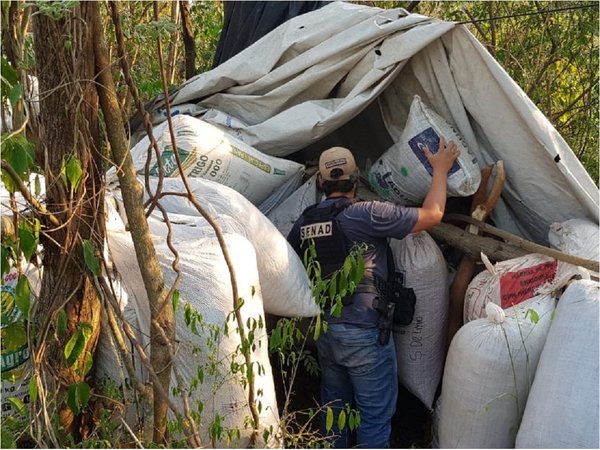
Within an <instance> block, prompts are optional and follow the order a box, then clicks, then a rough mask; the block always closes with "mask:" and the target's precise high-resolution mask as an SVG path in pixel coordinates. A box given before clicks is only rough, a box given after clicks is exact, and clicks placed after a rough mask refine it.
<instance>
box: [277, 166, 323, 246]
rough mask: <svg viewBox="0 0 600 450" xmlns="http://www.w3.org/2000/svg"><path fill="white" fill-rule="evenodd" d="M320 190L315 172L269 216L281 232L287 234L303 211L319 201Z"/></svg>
mask: <svg viewBox="0 0 600 450" xmlns="http://www.w3.org/2000/svg"><path fill="white" fill-rule="evenodd" d="M318 192H319V191H318V190H317V174H314V175H313V176H312V177H310V178H309V179H308V180H307V181H306V182H305V183H304V184H303V185H302V186H300V187H299V188H298V189H296V191H295V192H294V193H293V194H292V195H290V196H289V197H288V198H287V199H286V200H285V201H284V202H283V203H281V204H280V205H279V206H278V207H277V208H275V209H274V210H273V211H271V212H270V213H268V214H267V217H268V218H269V220H270V221H271V222H273V225H275V226H276V227H277V229H278V230H279V232H280V233H281V234H283V235H284V236H287V235H288V234H289V233H290V231H291V229H292V227H293V226H294V223H295V222H296V220H298V218H299V217H300V215H301V214H302V212H303V211H304V210H305V209H306V208H308V207H309V206H311V205H314V204H315V203H318V202H319V200H320V199H319V198H317V197H318Z"/></svg>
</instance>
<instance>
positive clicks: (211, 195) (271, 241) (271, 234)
mask: <svg viewBox="0 0 600 450" xmlns="http://www.w3.org/2000/svg"><path fill="white" fill-rule="evenodd" d="M187 181H188V184H189V185H190V188H191V190H192V192H193V193H194V196H195V197H196V199H197V201H198V202H199V203H200V204H201V205H202V206H203V208H205V210H206V211H207V212H208V213H209V214H210V215H211V216H212V217H217V218H218V217H219V216H221V215H225V216H227V218H228V223H229V225H230V226H231V228H229V230H230V231H235V232H237V233H239V234H241V235H243V236H244V237H246V238H247V239H248V240H249V241H250V242H251V243H252V244H253V245H254V248H255V249H256V257H257V263H258V273H259V275H260V284H261V287H262V292H263V301H264V307H265V311H266V312H267V313H269V314H275V315H279V316H288V317H292V316H302V317H310V316H314V315H316V314H318V313H319V311H320V309H319V307H318V305H317V304H316V303H315V301H314V300H313V297H312V293H311V289H310V281H309V279H308V276H307V275H306V270H305V268H304V265H303V264H302V261H301V260H300V258H299V257H298V255H297V254H296V252H295V251H294V249H293V248H292V247H291V246H290V244H289V243H288V242H287V240H286V238H285V237H284V236H283V235H282V234H281V233H280V232H279V231H278V230H277V228H275V226H274V225H273V224H272V223H271V221H269V219H267V218H266V217H265V216H264V215H263V214H262V213H261V212H260V211H258V210H257V209H256V207H255V206H254V205H252V203H250V202H249V201H248V200H246V199H245V198H244V197H243V196H242V195H240V194H238V193H237V192H235V191H234V190H233V189H230V188H228V187H227V186H223V185H221V184H218V183H215V182H212V181H209V180H203V179H200V178H189V179H188V180H187ZM157 184H158V183H157V181H156V180H151V181H150V185H151V189H152V190H154V189H156V186H157ZM163 192H184V188H183V182H182V181H181V180H180V179H178V178H169V179H165V180H164V182H163ZM160 203H161V205H162V206H163V207H164V209H165V210H166V211H167V212H168V213H177V214H180V215H188V216H196V217H197V216H199V215H200V214H199V212H198V211H197V210H196V208H195V207H194V206H193V205H192V204H191V203H190V202H189V201H188V200H187V198H185V197H180V196H172V195H171V196H166V197H163V198H162V199H161V200H160ZM229 219H233V220H229ZM236 225H237V228H236V229H234V228H233V227H235V226H236Z"/></svg>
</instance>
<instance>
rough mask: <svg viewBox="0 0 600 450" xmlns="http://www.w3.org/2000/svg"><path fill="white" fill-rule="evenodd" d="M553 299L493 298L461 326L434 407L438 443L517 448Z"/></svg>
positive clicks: (451, 346)
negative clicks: (505, 305)
mask: <svg viewBox="0 0 600 450" xmlns="http://www.w3.org/2000/svg"><path fill="white" fill-rule="evenodd" d="M555 302H556V300H555V299H554V298H553V297H552V296H550V295H547V296H539V297H537V298H536V299H535V301H533V302H530V303H529V305H528V307H526V308H515V309H513V310H506V311H505V310H503V309H502V308H500V307H499V306H498V305H496V304H495V303H491V302H490V303H487V304H486V306H485V310H486V317H485V318H481V319H476V320H473V321H471V322H469V323H467V324H465V325H464V326H463V327H461V328H460V329H459V330H458V332H457V333H456V335H455V336H454V339H453V340H452V343H451V344H450V348H449V351H448V356H447V360H446V366H445V368H444V377H443V381H442V393H441V395H440V398H439V401H438V404H437V407H436V414H435V416H436V417H435V428H436V430H435V432H436V434H437V444H438V446H439V448H514V445H515V437H516V435H517V430H518V428H519V423H520V420H521V415H522V414H523V410H524V408H525V402H526V401H527V396H528V393H529V389H530V386H531V383H532V381H533V377H534V374H535V370H536V367H537V364H538V360H539V357H540V354H541V352H542V348H543V346H544V342H545V340H546V336H547V334H548V330H549V328H550V324H551V321H552V315H553V311H554V307H555ZM563 381H564V380H563Z"/></svg>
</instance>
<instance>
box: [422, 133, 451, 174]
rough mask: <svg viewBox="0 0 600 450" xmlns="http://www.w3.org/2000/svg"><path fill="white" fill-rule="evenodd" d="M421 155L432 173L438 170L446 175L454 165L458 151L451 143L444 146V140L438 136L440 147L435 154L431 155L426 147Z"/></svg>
mask: <svg viewBox="0 0 600 450" xmlns="http://www.w3.org/2000/svg"><path fill="white" fill-rule="evenodd" d="M423 153H425V156H426V157H427V159H428V160H429V164H431V167H432V168H433V170H434V171H436V170H440V171H443V173H448V172H449V171H450V169H451V168H452V164H454V161H455V160H456V158H458V156H459V155H460V150H459V149H458V147H457V146H456V144H455V143H454V142H452V141H450V142H449V143H448V145H446V139H444V137H443V136H440V145H439V147H438V151H437V153H436V154H435V155H434V154H432V153H431V151H430V150H429V149H428V148H427V147H425V148H424V149H423Z"/></svg>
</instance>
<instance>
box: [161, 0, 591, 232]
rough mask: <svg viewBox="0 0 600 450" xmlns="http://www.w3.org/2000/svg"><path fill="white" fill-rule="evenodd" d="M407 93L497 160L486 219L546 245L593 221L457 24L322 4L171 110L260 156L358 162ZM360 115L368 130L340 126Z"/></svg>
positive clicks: (548, 137) (504, 80) (406, 101)
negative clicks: (331, 151) (326, 155)
mask: <svg viewBox="0 0 600 450" xmlns="http://www.w3.org/2000/svg"><path fill="white" fill-rule="evenodd" d="M415 94H417V95H419V96H420V97H421V98H422V99H423V101H424V102H425V103H427V104H428V105H429V106H431V107H432V108H433V109H434V110H435V111H436V112H437V113H438V114H439V115H441V116H442V117H443V118H444V119H446V120H447V121H448V122H450V123H451V124H452V125H453V126H454V127H455V128H456V129H457V130H458V131H459V132H460V133H461V135H462V136H463V138H464V140H465V142H466V143H467V146H468V148H469V150H470V151H471V152H472V153H473V155H474V156H475V157H476V158H477V161H478V164H479V165H480V167H483V166H484V165H487V164H490V163H492V162H494V161H497V160H499V159H502V160H504V164H505V167H506V174H507V182H506V187H505V188H504V192H503V195H502V199H501V201H500V203H499V205H498V206H497V207H496V210H495V212H494V214H493V217H492V218H493V219H494V220H495V222H496V224H497V225H498V226H499V227H500V228H503V229H505V230H507V231H511V232H513V233H516V234H519V235H521V236H523V237H525V238H528V239H532V240H534V241H537V242H540V243H547V234H548V228H549V225H550V224H551V223H553V222H561V221H564V220H567V219H572V218H587V219H590V220H592V221H594V222H598V189H597V187H596V185H595V184H594V182H593V180H592V179H591V177H590V176H589V175H588V174H587V172H586V171H585V169H584V167H583V166H582V165H581V163H580V162H579V161H578V160H577V158H576V157H575V155H574V153H573V152H572V150H571V149H570V148H569V146H568V145H567V144H566V142H565V141H564V139H563V138H562V137H561V136H560V135H559V133H558V132H557V131H556V130H555V129H554V127H553V126H552V125H551V123H550V122H549V121H548V119H547V118H546V117H545V116H544V115H543V114H542V113H541V112H540V111H539V110H538V109H537V107H536V106H535V105H534V104H533V102H531V100H530V99H529V98H528V97H527V95H526V94H525V93H524V92H523V90H522V89H521V88H520V87H519V86H518V85H517V84H516V83H515V82H514V81H513V80H512V79H511V78H510V76H509V75H508V74H507V73H506V72H505V71H504V69H503V68H502V67H501V66H500V65H499V64H498V63H497V62H496V61H495V60H494V58H493V57H492V56H491V55H490V54H488V53H487V51H486V50H485V49H484V47H483V46H482V45H481V44H480V43H479V42H478V41H477V39H476V38H475V37H474V36H473V35H471V33H470V32H469V31H468V30H467V28H465V27H464V26H462V25H457V24H455V23H451V22H443V21H440V20H436V19H432V18H429V17H425V16H421V15H418V14H408V13H407V12H406V11H405V10H403V9H392V10H383V9H379V8H373V7H367V6H362V5H355V4H349V3H343V2H335V3H331V4H329V5H327V6H325V7H323V8H321V9H319V10H317V11H314V12H310V13H307V14H303V15H301V16H298V17H295V18H293V19H291V20H289V21H288V22H286V23H284V24H282V25H280V26H279V27H278V28H276V29H275V30H273V31H272V32H271V33H269V34H267V35H266V36H264V37H263V38H262V39H260V40H259V41H257V42H256V43H255V44H253V45H252V46H250V47H248V48H247V49H246V50H244V51H242V52H241V53H239V54H238V55H236V56H234V57H233V58H231V59H230V60H228V61H226V62H225V63H223V64H222V65H221V66H218V67H217V68H215V69H213V70H211V71H209V72H205V73H203V74H200V75H198V76H196V77H194V78H192V79H190V80H188V81H187V82H186V83H185V84H183V85H182V86H180V87H179V89H178V90H177V91H176V92H174V93H173V94H172V97H171V103H172V105H174V106H175V105H188V107H186V108H182V110H184V109H187V110H188V112H191V113H192V114H195V115H201V116H202V117H203V119H204V120H206V121H208V122H210V123H213V124H215V125H219V126H222V127H224V128H228V131H229V132H230V133H232V134H233V135H234V136H236V137H238V138H240V139H241V140H243V141H244V142H246V143H248V144H250V145H252V146H253V147H255V148H257V149H258V150H260V151H262V152H264V153H267V154H270V155H274V156H278V157H289V155H292V157H293V156H297V155H298V153H296V152H299V151H305V150H306V149H307V148H308V147H309V146H311V145H313V144H314V145H316V146H317V147H318V146H319V143H321V144H322V145H321V146H320V148H314V149H313V150H319V151H320V150H323V149H324V148H326V146H325V144H329V145H335V144H338V145H346V146H348V147H350V148H351V149H352V150H353V151H355V153H357V161H359V164H361V162H362V163H364V161H365V159H367V158H368V159H369V160H370V161H375V160H376V159H377V158H378V157H379V156H380V155H381V154H382V153H383V151H384V150H386V148H388V147H389V145H391V144H392V143H393V140H392V136H390V135H389V132H387V131H386V130H389V129H391V128H397V127H402V126H403V125H404V122H405V121H406V116H407V113H408V108H409V106H410V102H411V100H412V98H413V96H414V95H415ZM190 105H191V107H190ZM163 106H164V105H163V104H162V102H161V101H160V100H158V101H157V102H155V103H154V106H153V107H152V108H150V110H151V111H152V113H153V118H154V120H155V121H156V122H160V121H164V120H165V117H164V109H163ZM370 106H375V107H374V108H373V107H370ZM365 115H368V117H366V118H365ZM361 117H363V118H364V120H362V122H359V123H361V124H367V126H364V127H357V126H352V127H345V128H344V126H345V125H346V124H348V122H350V121H355V120H358V119H359V118H361ZM352 123H354V122H352ZM344 133H346V139H344ZM349 133H356V134H359V135H360V136H362V137H364V138H365V139H367V140H368V142H367V145H362V144H360V143H359V142H358V141H359V140H360V139H362V138H360V139H356V138H354V137H352V138H351V136H350V135H349ZM385 134H387V135H386V136H384V135H385ZM332 136H335V140H333V141H332V140H331V138H332ZM294 154H296V155H294ZM312 156H314V154H313V155H312ZM363 167H364V166H363Z"/></svg>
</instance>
